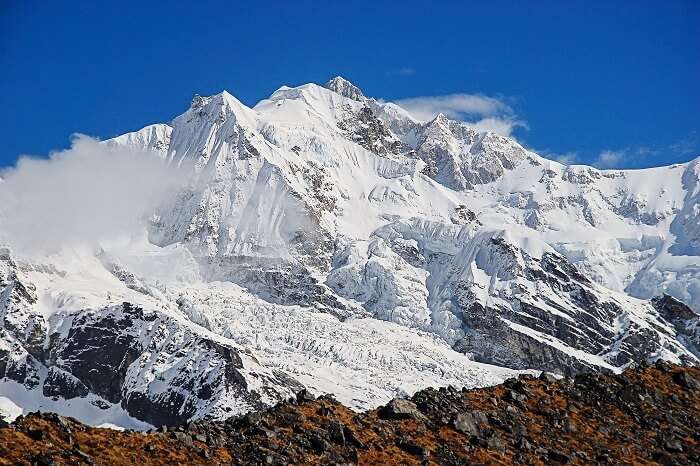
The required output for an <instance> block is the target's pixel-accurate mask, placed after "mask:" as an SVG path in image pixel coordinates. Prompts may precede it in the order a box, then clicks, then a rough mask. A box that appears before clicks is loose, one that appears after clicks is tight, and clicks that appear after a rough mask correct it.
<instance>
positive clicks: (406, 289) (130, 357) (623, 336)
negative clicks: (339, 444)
mask: <svg viewBox="0 0 700 466" xmlns="http://www.w3.org/2000/svg"><path fill="white" fill-rule="evenodd" d="M105 144H109V145H117V146H123V147H133V148H137V149H139V150H141V149H146V150H150V151H153V152H154V153H155V154H157V156H158V157H160V158H162V159H163V161H164V163H167V164H170V165H172V166H174V167H180V169H181V170H183V171H186V172H187V179H188V183H187V184H186V186H185V187H183V189H182V190H181V191H180V192H179V193H178V194H177V195H175V196H174V197H172V198H171V199H170V200H169V201H168V202H166V203H165V204H164V205H162V206H161V207H160V208H159V209H158V210H157V211H156V212H154V213H153V216H152V220H151V223H150V225H149V228H148V232H147V235H146V234H143V232H134V235H133V237H132V240H131V241H130V242H129V243H128V244H118V245H112V246H105V247H104V249H102V250H101V251H98V252H96V253H92V252H90V253H86V252H77V251H65V252H63V253H61V254H57V255H55V256H52V257H50V258H48V257H27V258H23V257H14V255H13V254H12V252H11V251H7V252H6V253H5V254H4V256H3V257H2V258H0V259H2V261H0V263H2V264H5V265H4V266H3V267H5V268H4V269H3V270H4V272H3V273H4V275H2V276H0V279H2V281H0V287H2V288H0V289H2V291H0V316H2V320H0V322H2V332H3V333H2V337H1V338H0V344H1V345H3V346H0V376H1V375H3V374H4V379H2V380H3V381H2V382H0V397H2V396H5V397H6V398H7V399H9V400H10V401H11V402H12V403H13V404H12V405H13V406H20V407H22V406H27V407H29V406H30V405H31V406H32V407H33V408H34V407H36V406H37V405H42V406H52V409H58V408H56V406H59V405H60V406H62V403H63V404H65V403H69V404H70V403H72V404H73V405H75V404H81V403H82V404H85V403H92V404H91V405H90V406H93V407H94V406H97V407H98V408H96V409H98V410H102V409H104V410H106V411H105V412H110V413H112V412H114V413H115V414H113V415H112V417H111V418H110V419H106V418H105V416H101V417H100V416H97V415H95V414H94V412H93V411H94V410H92V408H90V409H89V410H88V409H86V410H85V411H84V412H85V414H84V416H83V418H84V420H87V421H88V422H93V423H96V422H111V423H114V424H117V425H127V424H128V423H127V422H126V421H124V419H125V417H124V416H127V417H130V419H132V421H129V422H131V423H132V424H134V423H136V424H137V423H138V422H141V421H145V422H148V423H152V424H159V423H172V422H180V421H183V420H186V419H194V418H199V417H206V416H210V417H217V418H223V417H227V416H229V415H233V414H236V413H242V412H245V411H247V410H250V409H258V408H259V407H261V406H264V405H267V404H270V403H274V402H275V400H279V399H283V398H286V397H288V396H291V394H292V393H294V392H295V391H296V390H298V389H300V388H301V387H307V388H308V389H310V390H312V391H314V392H326V393H333V394H335V395H336V396H337V397H338V399H339V400H340V401H342V402H344V403H347V404H349V405H351V406H353V407H356V408H360V409H361V408H368V407H372V406H376V405H378V404H380V403H382V402H384V401H386V400H388V399H389V398H391V397H393V396H396V395H401V394H405V393H411V392H413V391H415V390H418V389H420V388H423V387H425V386H430V385H444V384H453V385H467V386H480V385H486V384H493V383H497V382H499V381H501V380H503V379H504V378H507V377H508V376H510V375H511V374H512V373H513V370H527V369H535V370H547V371H552V372H557V373H561V374H575V373H577V372H580V371H583V370H603V371H618V370H620V369H622V368H624V367H626V366H627V365H629V364H631V363H633V362H639V361H643V360H655V359H659V358H661V359H668V360H671V361H673V362H681V363H686V364H697V363H698V361H699V359H698V358H699V357H700V352H698V347H699V345H700V330H699V327H698V316H697V314H696V312H697V311H700V227H698V225H699V224H700V204H699V202H698V200H699V199H700V197H699V196H700V159H696V160H693V161H691V162H688V163H685V164H677V165H673V166H670V167H659V168H651V169H645V170H597V169H595V168H592V167H587V166H580V165H575V166H564V165H562V164H559V163H557V162H555V161H551V160H548V159H546V158H543V157H540V156H539V155H537V154H536V153H534V152H532V151H529V150H527V149H526V148H524V147H522V146H521V145H520V144H518V143H517V142H516V141H515V140H513V139H511V138H507V137H503V136H499V135H497V134H495V133H491V132H479V131H476V130H475V129H473V128H472V127H470V126H469V125H467V124H465V123H463V122H458V121H453V120H450V119H449V118H447V117H445V116H444V115H438V116H437V117H436V118H434V119H433V120H432V121H429V122H421V121H418V120H416V119H414V118H413V117H412V116H411V115H410V114H409V113H408V112H406V111H405V110H404V109H402V108H401V107H399V106H397V105H395V104H392V103H384V102H381V101H379V100H375V99H372V98H368V97H366V96H365V95H364V93H363V92H362V91H361V90H360V89H359V88H357V87H356V86H354V85H353V84H351V83H349V82H348V81H346V80H344V79H343V78H340V77H337V78H334V79H332V80H331V81H330V82H329V83H327V84H326V86H325V87H324V86H319V85H316V84H306V85H303V86H299V87H287V86H283V87H281V88H280V89H278V90H277V91H275V92H274V93H273V94H272V95H271V96H270V97H269V98H268V99H265V100H262V101H261V102H259V103H258V104H257V105H256V106H255V107H253V108H248V107H246V106H245V105H244V104H242V103H241V102H240V101H238V100H237V99H236V98H235V97H233V96H232V95H231V94H229V93H227V92H222V93H220V94H217V95H214V96H210V97H201V96H195V98H194V99H193V100H192V103H191V105H190V108H189V109H188V110H187V111H186V112H185V113H183V114H182V115H180V116H178V117H176V118H175V119H174V120H173V121H172V122H170V123H168V124H156V125H151V126H148V127H146V128H144V129H142V130H140V131H137V132H134V133H128V134H125V135H123V136H119V137H117V138H114V139H111V140H109V141H105ZM0 229H1V227H0ZM23 290H24V291H23ZM665 295H669V296H666V297H664V296H665ZM674 298H675V299H674ZM684 303H685V304H684ZM693 310H694V311H695V312H694V311H693ZM85 322H89V325H87V327H86V323H85ZM115 322H121V323H120V324H119V325H117V328H118V330H114V328H115ZM86 328H91V329H104V330H101V332H103V333H104V334H100V333H99V332H98V331H97V330H92V331H90V332H87V334H86V332H85V329H86ZM108 329H109V330H108ZM96 332H97V333H96ZM95 339H97V340H95ZM114 342H119V344H118V345H117V346H118V347H119V348H122V349H121V350H119V351H123V352H118V351H117V349H114V348H115V343H114ZM100 345H105V346H106V347H109V348H110V350H109V351H108V353H109V354H113V358H112V359H110V360H108V361H103V362H101V363H100V364H102V365H101V366H94V367H93V366H91V364H92V363H93V362H92V359H91V358H86V359H85V358H80V357H79V355H81V354H84V353H85V352H86V351H87V349H86V348H87V347H93V348H94V347H99V346H100ZM119 345H122V346H119ZM115 351H117V353H116V354H115ZM81 364H82V366H81ZM83 371H86V372H83ZM91 371H98V372H99V371H112V372H115V371H116V373H118V374H121V375H120V376H119V377H117V378H115V379H114V380H113V382H112V383H111V384H110V385H109V386H108V387H103V386H101V385H99V384H96V382H95V381H92V380H91V379H90V376H89V374H91V373H93V372H91ZM86 374H88V375H86ZM57 380H58V381H60V383H59V385H60V386H68V387H73V388H72V389H70V390H64V389H53V388H47V387H53V386H54V385H56V383H57V382H56V381H57ZM18 386H23V387H25V389H26V390H27V393H29V394H31V393H35V394H36V397H35V398H34V400H35V401H33V402H32V403H31V404H29V403H28V402H27V399H28V398H27V396H26V395H23V396H22V397H19V395H17V393H19V392H18V390H17V387H18ZM76 387H77V388H76ZM83 387H84V388H83ZM90 397H93V398H94V399H95V400H97V399H98V398H99V400H100V401H90V400H91V399H92V398H90ZM41 400H43V401H41ZM57 400H58V401H57ZM61 400H64V401H65V403H64V401H61ZM42 403H43V404H42ZM33 408H32V409H33ZM91 410H92V411H91ZM110 410H112V411H110ZM117 411H118V412H117ZM99 412H102V411H99ZM107 417H108V416H107ZM133 419H138V420H140V421H136V420H133ZM128 425H131V424H128Z"/></svg>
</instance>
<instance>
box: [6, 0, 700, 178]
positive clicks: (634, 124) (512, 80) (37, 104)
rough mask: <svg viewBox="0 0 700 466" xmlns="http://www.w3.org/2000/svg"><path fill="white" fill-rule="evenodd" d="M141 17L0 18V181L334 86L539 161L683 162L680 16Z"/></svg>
mask: <svg viewBox="0 0 700 466" xmlns="http://www.w3.org/2000/svg"><path fill="white" fill-rule="evenodd" d="M143 3H146V2H129V1H122V2H100V1H94V2H85V1H76V2H73V1H69V0H65V1H46V2H38V1H31V0H27V1H19V0H16V1H12V0H8V1H4V2H2V3H0V106H1V108H2V111H1V112H0V131H1V133H0V134H1V136H2V142H3V144H2V147H0V166H2V165H10V164H13V163H14V162H15V160H16V159H17V157H18V156H19V155H20V154H32V155H46V154H47V153H48V152H49V151H50V150H54V149H60V148H64V147H67V146H68V145H69V144H70V135H71V134H73V133H76V132H79V133H84V134H88V135H91V136H97V137H100V138H108V137H112V136H115V135H118V134H121V133H124V132H127V131H131V130H135V129H138V128H140V127H142V126H144V125H146V124H150V123H155V122H163V121H169V120H170V119H171V118H173V117H174V116H176V115H178V114H180V113H182V112H183V111H185V110H186V108H187V106H188V105H189V102H190V100H191V98H192V95H193V94H195V93H198V94H203V95H206V94H212V93H215V92H219V91H220V90H222V89H227V90H229V91H230V92H231V93H232V94H234V95H235V96H237V97H238V98H239V99H240V100H242V101H243V102H244V103H246V104H248V105H251V106H252V105H253V104H255V102H257V101H258V100H260V99H262V98H265V97H267V96H268V95H270V94H271V93H272V92H273V91H274V90H275V89H277V88H278V87H279V86H281V85H283V84H287V85H297V84H302V83H305V82H319V83H322V82H325V81H326V80H327V79H328V78H330V77H332V76H334V75H337V74H339V75H342V76H345V77H346V78H348V79H349V80H351V81H353V82H354V83H355V84H357V85H358V86H359V87H361V88H362V89H363V90H364V92H365V94H367V95H369V96H374V97H382V98H384V99H386V100H403V101H404V102H405V103H406V105H408V106H412V108H413V111H415V112H418V113H421V112H422V113H423V114H429V113H430V112H433V111H436V110H446V111H447V112H448V113H451V114H453V115H454V116H457V117H460V118H464V119H466V120H469V121H479V122H481V123H480V124H486V125H487V126H488V125H491V126H493V125H497V126H498V128H500V130H501V131H503V132H512V134H513V135H514V136H515V137H516V138H517V139H518V140H520V141H521V142H522V143H523V144H525V145H526V146H527V147H530V148H533V149H535V150H537V151H539V152H540V153H542V154H543V155H549V156H550V157H552V158H559V159H561V160H567V161H570V162H579V163H590V164H597V165H598V166H601V167H630V168H631V167H645V166H655V165H663V164H669V163H674V162H681V161H687V160H690V159H691V158H693V157H694V156H697V155H700V90H699V87H700V86H699V85H698V83H699V82H700V2H698V1H656V2H651V1H639V2H631V1H619V2H616V1H606V2H603V1H600V2H596V1H587V2H576V1H572V2H560V1H551V2H549V1H539V2H519V1H513V2H506V1H490V2H456V1H455V2H440V1H433V2H413V1H404V2H401V3H398V2H381V1H367V2H360V1H357V2H353V1H346V2H332V1H331V2H328V1H323V2H321V1H319V2H294V1H290V0H287V1H283V2H276V1H267V2H230V1H227V2H214V1H197V2H151V4H150V5H144V4H143ZM405 99H411V100H405Z"/></svg>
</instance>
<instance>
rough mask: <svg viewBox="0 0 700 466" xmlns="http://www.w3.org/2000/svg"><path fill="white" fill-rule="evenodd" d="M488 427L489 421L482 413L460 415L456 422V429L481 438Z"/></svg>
mask: <svg viewBox="0 0 700 466" xmlns="http://www.w3.org/2000/svg"><path fill="white" fill-rule="evenodd" d="M488 425H489V420H488V418H487V417H486V414H485V413H483V412H482V411H472V412H466V413H460V414H458V415H457V417H456V418H455V420H454V428H455V429H457V430H458V431H460V432H462V433H464V434H467V435H474V436H479V434H480V432H481V430H482V429H483V428H484V427H487V426H488Z"/></svg>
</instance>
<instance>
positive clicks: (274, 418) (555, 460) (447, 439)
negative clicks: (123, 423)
mask: <svg viewBox="0 0 700 466" xmlns="http://www.w3.org/2000/svg"><path fill="white" fill-rule="evenodd" d="M699 442H700V369H697V368H684V367H678V366H671V365H668V364H665V363H661V364H657V365H655V366H651V367H644V368H640V369H632V370H628V371H626V372H625V373H624V374H623V375H603V374H585V375H579V376H577V377H576V378H575V379H563V380H560V381H557V380H555V379H554V378H553V377H551V376H543V377H540V378H537V379H536V378H533V377H521V378H520V379H517V380H515V379H511V380H508V381H506V383H504V384H502V385H499V386H496V387H491V388H484V389H478V390H470V391H460V390H456V389H451V388H450V389H440V390H433V389H428V390H424V391H422V392H419V393H417V394H416V395H415V396H414V397H413V398H411V400H394V401H392V402H391V403H389V404H388V405H387V406H385V407H383V408H380V409H378V410H374V411H370V412H367V413H356V412H353V411H351V410H349V409H348V408H345V407H344V406H342V405H341V404H339V403H338V402H336V401H334V400H333V399H331V398H327V397H322V398H319V399H316V400H314V399H313V398H312V397H310V396H308V394H306V393H304V392H302V393H300V394H299V395H298V397H297V400H295V401H293V402H288V403H283V404H280V405H278V406H276V407H275V408H272V409H270V410H269V411H267V412H264V413H257V414H249V415H247V416H245V417H242V418H238V419H230V420H228V421H226V422H215V423H211V422H208V423H204V422H202V423H195V424H190V425H187V426H182V427H177V428H167V429H164V428H161V429H159V431H158V432H150V433H141V432H119V431H115V430H109V429H98V428H92V427H88V426H85V425H83V424H81V423H79V422H77V421H75V420H73V419H70V418H64V417H59V416H56V415H54V414H30V415H28V416H25V417H20V418H18V419H17V420H16V421H15V422H14V423H12V424H10V425H5V426H3V427H2V428H0V464H37V465H49V464H110V465H111V464H115V465H122V464H124V465H126V464H129V465H132V464H139V465H145V464H154V465H155V464H167V465H173V464H188V465H196V464H246V465H247V464H263V465H283V464H447V465H462V464H513V463H517V464H700V447H699Z"/></svg>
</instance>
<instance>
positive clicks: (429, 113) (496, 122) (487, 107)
mask: <svg viewBox="0 0 700 466" xmlns="http://www.w3.org/2000/svg"><path fill="white" fill-rule="evenodd" d="M394 103H396V104H397V105H399V106H400V107H402V108H404V109H405V110H406V111H408V113H410V114H411V115H412V116H413V117H414V118H416V119H417V120H421V121H430V120H432V119H433V118H435V117H436V116H437V115H438V114H439V113H442V114H444V115H445V116H447V117H448V118H451V119H454V120H461V121H464V122H466V123H469V124H471V125H472V126H474V127H475V128H476V129H477V130H478V131H494V132H496V133H498V134H502V135H504V136H509V135H510V134H511V133H512V132H513V130H514V129H515V128H517V127H523V128H527V124H526V123H525V122H524V121H522V120H520V119H518V118H516V116H515V112H514V111H513V109H512V108H511V107H510V106H509V105H507V104H506V103H505V102H503V101H502V100H500V99H496V98H494V97H488V96H484V95H478V94H448V95H441V96H422V97H411V98H407V99H399V100H396V101H394Z"/></svg>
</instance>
